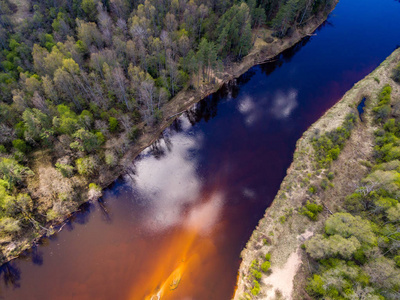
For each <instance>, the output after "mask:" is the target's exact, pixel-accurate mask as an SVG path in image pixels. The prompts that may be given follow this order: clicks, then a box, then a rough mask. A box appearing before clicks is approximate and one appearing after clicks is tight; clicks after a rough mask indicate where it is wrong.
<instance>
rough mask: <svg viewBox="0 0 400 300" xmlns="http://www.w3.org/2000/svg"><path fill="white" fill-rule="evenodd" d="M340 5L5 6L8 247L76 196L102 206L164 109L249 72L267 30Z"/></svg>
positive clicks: (283, 31)
mask: <svg viewBox="0 0 400 300" xmlns="http://www.w3.org/2000/svg"><path fill="white" fill-rule="evenodd" d="M331 2H333V1H331V0H288V1H286V0H248V1H245V2H239V1H232V0H223V1H216V0H197V1H194V0H191V1H186V0H180V1H179V0H172V1H169V0H145V1H128V0H102V1H100V0H53V1H49V0H46V1H35V0H31V1H30V0H25V1H18V2H16V1H12V0H1V1H0V133H1V134H0V231H1V239H2V244H3V245H7V244H8V243H10V242H11V241H12V240H14V239H15V238H18V237H21V236H22V235H23V234H24V232H25V233H26V231H30V232H31V233H32V232H34V235H35V234H37V233H35V232H38V231H39V230H47V231H49V232H51V230H50V229H49V228H48V227H47V224H49V222H51V221H53V220H55V221H57V220H61V219H62V218H64V217H65V216H66V215H68V213H70V212H72V211H74V210H76V208H77V207H78V205H79V204H80V203H82V201H83V200H82V199H80V194H81V191H82V190H80V189H79V187H82V186H85V188H86V189H87V190H88V191H89V192H88V195H89V198H90V199H95V198H96V197H98V196H99V195H101V188H100V187H99V185H97V184H95V183H94V182H98V181H99V180H98V179H97V178H98V177H101V176H102V174H104V172H105V170H110V169H116V168H117V167H118V164H119V161H120V159H121V158H122V157H123V155H124V154H125V153H126V152H127V151H128V149H129V147H131V146H132V145H133V144H134V143H135V141H136V140H137V138H138V137H139V136H140V134H142V132H143V131H145V130H147V129H148V128H152V127H153V126H155V125H156V124H157V123H158V122H160V120H162V118H164V117H165V116H163V115H162V111H161V107H162V106H163V104H165V103H167V102H168V101H169V100H170V99H172V98H173V97H174V96H175V95H177V93H179V91H181V90H185V89H191V90H197V89H200V88H201V86H202V85H204V84H207V83H210V82H213V81H214V80H215V78H216V77H217V75H218V74H219V72H221V71H222V70H224V68H226V66H229V65H230V64H231V63H232V62H237V61H240V60H241V59H242V58H243V57H244V56H246V54H248V53H249V51H250V50H251V49H252V47H253V43H254V35H255V33H256V32H257V30H258V29H260V28H266V29H268V30H271V32H273V36H274V37H275V38H283V37H285V36H286V35H290V34H291V32H293V30H294V29H295V28H296V27H301V26H304V25H305V24H306V23H307V21H308V20H310V19H311V18H312V17H313V16H315V15H316V14H318V13H321V12H325V11H327V10H329V8H330V7H331V5H332V3H331ZM44 154H45V155H47V156H50V158H51V160H50V161H51V168H47V169H46V168H42V169H41V168H40V166H41V162H40V157H43V155H44ZM34 166H35V168H34ZM38 166H39V167H38ZM37 182H40V183H39V184H38V183H37ZM32 187H34V188H32ZM43 199H45V200H43ZM86 200H87V199H86ZM11 250H12V249H11Z"/></svg>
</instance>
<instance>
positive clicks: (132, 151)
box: [0, 0, 338, 265]
mask: <svg viewBox="0 0 400 300" xmlns="http://www.w3.org/2000/svg"><path fill="white" fill-rule="evenodd" d="M337 3H338V0H337V1H335V3H334V5H333V7H332V8H331V10H330V11H329V12H326V13H320V14H318V15H317V16H314V17H313V18H312V19H310V20H309V21H308V22H307V25H305V26H304V27H302V28H297V29H296V30H295V31H294V32H293V33H292V35H291V36H290V37H285V38H283V39H277V38H273V41H272V42H271V43H266V42H265V41H264V40H262V39H260V38H259V37H258V36H257V34H258V32H257V31H256V32H255V42H254V44H256V43H257V41H259V40H261V42H262V45H261V46H259V47H256V45H254V46H253V49H252V50H251V51H250V53H249V54H248V55H247V56H245V57H244V58H243V59H242V61H241V62H239V63H231V64H230V65H228V66H226V67H225V69H224V71H223V72H221V74H220V75H222V76H220V77H221V78H216V79H217V81H216V83H207V84H203V85H202V86H200V87H199V88H198V89H196V90H187V89H186V90H182V91H180V92H179V93H178V94H177V95H176V96H175V97H173V98H172V99H171V100H169V102H167V103H166V104H165V105H164V106H163V107H162V113H163V120H162V122H161V123H159V124H157V126H155V127H153V128H149V129H148V128H146V130H145V131H144V132H143V133H142V134H141V135H140V137H139V138H138V140H137V141H136V142H135V143H134V144H133V145H132V146H130V148H129V150H128V151H127V153H125V154H124V156H123V157H122V159H121V161H120V163H119V165H118V166H117V167H116V168H114V169H112V170H110V171H109V174H108V176H106V178H107V180H105V181H103V182H100V180H99V178H97V182H96V183H97V184H99V185H100V187H101V188H102V190H104V189H106V188H107V187H109V186H110V185H111V184H112V183H113V182H114V181H115V180H117V179H118V178H119V177H120V176H122V175H123V174H124V173H125V172H126V166H128V165H130V164H132V162H133V160H134V159H135V158H136V157H137V156H138V155H139V154H140V153H141V152H142V151H143V150H144V149H146V148H147V147H149V146H150V145H151V144H153V143H154V142H155V141H156V140H157V139H158V138H159V137H160V135H161V134H162V132H163V131H164V130H165V129H166V128H168V127H169V126H170V125H171V124H172V123H173V122H174V121H175V120H176V119H177V118H178V117H179V116H180V115H181V114H182V113H184V112H185V111H186V110H188V109H190V108H191V107H192V106H193V105H195V104H196V103H198V102H200V101H201V100H203V99H204V98H206V97H208V96H209V95H211V94H213V93H215V92H217V91H218V90H219V89H220V88H221V87H222V86H223V85H224V84H227V83H229V82H230V81H231V80H234V79H236V78H238V77H240V76H241V75H243V74H244V73H246V72H247V71H248V70H249V69H251V68H252V67H254V66H256V65H260V64H263V63H267V62H268V61H270V60H273V59H274V58H275V57H276V56H278V55H280V54H281V53H283V52H284V51H286V50H288V49H290V48H292V47H293V46H295V45H296V44H297V43H299V42H301V40H303V39H304V38H306V37H308V36H311V35H312V33H313V32H314V31H315V30H317V29H318V28H319V27H320V26H321V25H322V24H323V23H324V22H325V21H326V20H327V18H328V16H329V14H330V13H331V12H332V11H333V10H334V8H335V7H336V4H337ZM81 189H82V190H83V189H84V191H83V195H82V196H81V199H84V200H83V201H82V203H80V204H79V206H78V209H77V210H76V211H73V212H71V213H69V214H68V215H66V216H65V217H64V218H63V219H61V220H58V221H57V222H50V223H48V224H47V225H48V227H49V228H51V229H56V230H55V231H54V232H53V233H52V234H55V233H58V232H60V231H61V230H62V228H63V226H64V225H65V223H66V222H68V220H70V218H71V217H73V215H74V214H75V213H77V212H79V211H80V207H81V206H82V205H84V204H85V203H87V202H91V201H93V200H90V199H89V198H88V196H87V189H85V188H84V187H81ZM46 233H47V232H46V231H45V230H44V229H40V230H37V231H35V232H34V234H35V235H36V236H35V237H34V238H33V239H32V238H31V239H30V240H29V241H28V240H27V238H26V236H25V237H23V238H22V239H20V240H16V241H11V242H10V243H9V244H8V245H7V246H6V247H4V248H5V249H3V250H6V252H5V253H3V254H4V256H3V257H2V258H1V261H0V264H1V265H4V264H5V263H8V262H10V261H12V260H14V259H16V258H18V257H19V256H20V255H21V254H22V253H23V252H24V251H27V250H29V249H31V248H32V247H33V246H35V245H37V244H38V243H39V241H40V240H41V239H42V238H43V237H45V236H46Z"/></svg>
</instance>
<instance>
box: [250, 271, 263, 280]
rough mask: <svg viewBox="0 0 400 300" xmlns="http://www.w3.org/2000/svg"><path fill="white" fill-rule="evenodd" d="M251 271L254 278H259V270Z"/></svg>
mask: <svg viewBox="0 0 400 300" xmlns="http://www.w3.org/2000/svg"><path fill="white" fill-rule="evenodd" d="M252 273H253V276H254V278H256V279H261V276H262V275H261V272H260V271H257V270H253V271H252Z"/></svg>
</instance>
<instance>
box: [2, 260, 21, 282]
mask: <svg viewBox="0 0 400 300" xmlns="http://www.w3.org/2000/svg"><path fill="white" fill-rule="evenodd" d="M0 277H1V278H2V279H3V281H4V284H5V286H6V287H13V288H19V287H20V286H21V285H20V280H21V270H20V269H19V268H18V267H17V264H16V263H14V262H8V263H5V264H4V265H2V266H1V267H0Z"/></svg>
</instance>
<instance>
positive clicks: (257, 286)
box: [251, 280, 260, 296]
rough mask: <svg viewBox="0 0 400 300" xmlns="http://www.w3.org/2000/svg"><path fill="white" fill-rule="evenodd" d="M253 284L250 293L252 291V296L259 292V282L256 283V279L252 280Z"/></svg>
mask: <svg viewBox="0 0 400 300" xmlns="http://www.w3.org/2000/svg"><path fill="white" fill-rule="evenodd" d="M253 284H254V286H253V288H252V289H251V293H252V294H253V295H254V296H257V295H258V294H259V293H260V284H259V283H258V281H257V280H253Z"/></svg>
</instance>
